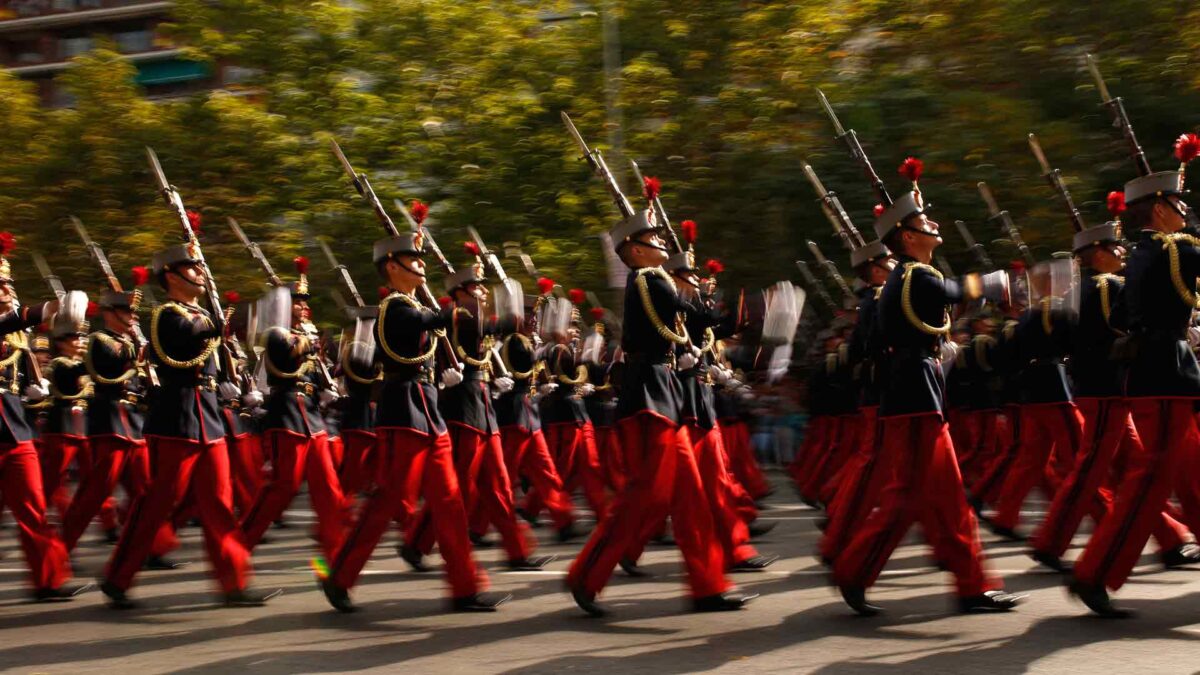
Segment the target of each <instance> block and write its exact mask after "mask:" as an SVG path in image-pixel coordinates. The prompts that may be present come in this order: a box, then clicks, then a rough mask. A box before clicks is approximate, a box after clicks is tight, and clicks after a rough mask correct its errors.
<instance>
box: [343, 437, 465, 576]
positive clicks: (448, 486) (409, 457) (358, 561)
mask: <svg viewBox="0 0 1200 675" xmlns="http://www.w3.org/2000/svg"><path fill="white" fill-rule="evenodd" d="M375 433H376V436H377V437H378V439H379V445H378V446H377V447H376V449H375V452H376V455H377V457H378V460H379V466H380V469H381V470H382V471H384V472H385V475H384V477H383V479H382V480H380V481H379V489H378V490H377V491H376V492H375V493H374V494H373V495H371V497H370V499H368V500H367V501H366V502H365V503H363V505H362V507H361V508H360V509H359V511H358V518H357V520H356V522H355V524H354V527H353V529H351V531H350V534H349V536H347V538H346V542H345V543H344V544H343V545H342V548H341V549H340V550H339V551H338V552H337V555H336V556H335V557H333V558H331V563H332V564H331V565H330V577H329V579H330V581H331V582H332V583H333V585H335V586H337V587H338V588H343V589H348V588H351V587H353V586H354V583H355V581H357V580H358V575H359V573H361V572H362V569H363V567H364V566H365V565H366V564H367V561H368V560H369V559H370V558H371V553H372V552H374V550H375V547H376V546H377V545H378V544H379V540H380V539H382V538H383V535H384V533H385V532H387V531H388V528H389V527H390V526H391V524H392V521H393V520H395V519H396V518H397V517H399V516H400V515H401V514H402V513H404V512H405V510H406V509H407V510H409V511H410V512H411V510H412V505H413V504H416V503H417V500H419V499H421V498H422V497H423V498H424V499H425V505H426V508H427V509H428V510H429V512H430V514H431V517H432V523H431V524H432V529H433V532H434V536H435V537H436V539H437V544H438V548H439V550H440V551H441V553H442V558H443V559H444V560H445V561H446V574H447V575H448V576H449V580H450V592H451V594H452V595H453V597H456V598H462V597H467V596H471V595H474V594H475V593H477V592H478V591H479V590H480V588H481V587H482V586H484V585H486V582H487V576H486V575H485V574H484V573H483V572H482V571H481V570H478V569H476V567H475V561H474V560H473V559H472V558H471V541H470V539H468V538H467V511H466V507H465V506H464V504H463V498H462V495H461V493H459V490H458V478H456V477H455V470H454V458H453V455H452V451H451V448H450V436H449V435H447V434H438V435H436V436H430V435H428V434H422V433H420V432H417V431H413V430H411V429H386V428H380V429H376V431H375ZM410 541H411V540H410Z"/></svg>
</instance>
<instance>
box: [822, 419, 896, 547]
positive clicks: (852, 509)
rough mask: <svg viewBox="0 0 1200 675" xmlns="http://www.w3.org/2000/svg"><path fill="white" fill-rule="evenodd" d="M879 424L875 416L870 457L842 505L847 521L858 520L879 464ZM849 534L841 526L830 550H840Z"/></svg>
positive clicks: (846, 528)
mask: <svg viewBox="0 0 1200 675" xmlns="http://www.w3.org/2000/svg"><path fill="white" fill-rule="evenodd" d="M881 426H882V422H880V420H879V418H878V417H876V418H875V437H874V438H872V439H871V458H870V459H868V460H867V463H866V465H864V466H863V470H862V473H861V474H859V482H858V485H856V486H855V488H856V489H855V490H854V492H853V493H851V495H850V499H849V500H848V503H847V504H846V505H844V506H843V507H842V508H843V509H846V510H845V511H843V514H845V515H843V517H844V518H846V519H847V520H846V522H847V523H855V522H857V521H858V518H857V515H858V513H859V511H861V510H862V507H863V506H864V502H866V495H867V486H868V485H870V484H871V476H872V474H874V473H875V469H876V468H878V466H879V438H880V436H882V435H883V434H881V433H880V432H881V431H882V430H881V429H880V427H881ZM849 534H850V528H848V527H843V528H842V531H841V532H840V533H839V536H838V540H837V541H835V542H830V545H831V546H832V547H833V548H832V550H835V551H837V550H841V549H842V547H843V546H844V545H845V543H846V537H848V536H849Z"/></svg>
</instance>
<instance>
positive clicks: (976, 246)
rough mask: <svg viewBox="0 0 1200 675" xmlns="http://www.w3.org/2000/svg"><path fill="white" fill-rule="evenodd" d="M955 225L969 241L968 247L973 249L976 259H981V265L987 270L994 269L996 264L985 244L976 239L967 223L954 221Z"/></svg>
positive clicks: (967, 241) (966, 240) (965, 239)
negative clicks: (989, 255)
mask: <svg viewBox="0 0 1200 675" xmlns="http://www.w3.org/2000/svg"><path fill="white" fill-rule="evenodd" d="M954 227H956V228H958V233H959V234H960V235H962V238H963V241H964V242H966V243H967V248H969V249H971V253H973V254H975V259H976V260H978V261H979V265H980V267H982V268H983V269H984V270H985V271H988V272H990V271H992V270H994V269H996V266H995V265H994V264H993V263H992V259H991V258H989V257H988V254H987V249H985V248H984V247H983V244H981V243H979V242H978V241H976V240H975V237H973V236H972V235H971V230H969V229H967V224H966V223H964V222H963V221H961V220H956V221H954Z"/></svg>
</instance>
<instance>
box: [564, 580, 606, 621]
mask: <svg viewBox="0 0 1200 675" xmlns="http://www.w3.org/2000/svg"><path fill="white" fill-rule="evenodd" d="M567 590H569V591H570V592H571V599H572V600H574V601H575V604H576V605H578V606H579V609H582V610H583V611H585V612H587V613H588V616H593V617H596V618H601V617H605V616H608V614H609V612H608V610H607V609H605V608H604V606H603V605H601V604H600V603H598V602H596V596H595V594H593V593H588V592H587V591H584V590H583V589H580V588H573V587H571V586H567Z"/></svg>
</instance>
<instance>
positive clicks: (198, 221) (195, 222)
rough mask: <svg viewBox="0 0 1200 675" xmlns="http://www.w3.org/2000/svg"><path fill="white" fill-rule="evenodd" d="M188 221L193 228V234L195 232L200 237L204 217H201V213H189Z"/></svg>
mask: <svg viewBox="0 0 1200 675" xmlns="http://www.w3.org/2000/svg"><path fill="white" fill-rule="evenodd" d="M187 219H188V224H189V225H191V226H192V232H195V233H196V235H197V236H199V235H200V226H201V225H203V224H204V217H203V216H201V215H200V212H199V211H188V212H187Z"/></svg>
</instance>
